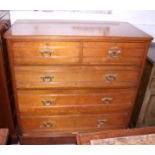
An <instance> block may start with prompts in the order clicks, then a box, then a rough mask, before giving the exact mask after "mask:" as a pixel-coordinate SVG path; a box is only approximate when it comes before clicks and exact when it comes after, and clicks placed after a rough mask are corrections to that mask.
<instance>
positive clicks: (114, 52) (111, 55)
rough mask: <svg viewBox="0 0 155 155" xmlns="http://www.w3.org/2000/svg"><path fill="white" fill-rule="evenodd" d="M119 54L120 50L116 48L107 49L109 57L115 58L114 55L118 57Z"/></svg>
mask: <svg viewBox="0 0 155 155" xmlns="http://www.w3.org/2000/svg"><path fill="white" fill-rule="evenodd" d="M120 54H121V50H117V49H110V50H109V51H108V55H109V57H111V58H115V57H119V56H120Z"/></svg>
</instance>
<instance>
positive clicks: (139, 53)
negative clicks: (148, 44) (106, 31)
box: [83, 42, 145, 65]
mask: <svg viewBox="0 0 155 155" xmlns="http://www.w3.org/2000/svg"><path fill="white" fill-rule="evenodd" d="M144 52H145V46H144V44H143V43H104V42H85V43H84V45H83V62H84V63H110V64H111V63H112V64H113V63H117V64H137V65H140V64H141V61H142V58H143V55H144Z"/></svg>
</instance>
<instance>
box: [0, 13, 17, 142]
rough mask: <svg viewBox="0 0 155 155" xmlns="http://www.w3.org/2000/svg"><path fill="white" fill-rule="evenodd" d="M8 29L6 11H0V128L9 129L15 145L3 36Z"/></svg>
mask: <svg viewBox="0 0 155 155" xmlns="http://www.w3.org/2000/svg"><path fill="white" fill-rule="evenodd" d="M9 27H10V17H9V12H8V11H0V128H8V129H9V139H10V140H11V141H10V142H11V143H16V140H17V135H16V127H15V121H14V119H15V108H14V102H13V93H12V87H11V78H10V73H9V63H8V55H7V49H6V41H5V40H4V38H3V34H4V33H5V32H6V31H7V30H8V28H9Z"/></svg>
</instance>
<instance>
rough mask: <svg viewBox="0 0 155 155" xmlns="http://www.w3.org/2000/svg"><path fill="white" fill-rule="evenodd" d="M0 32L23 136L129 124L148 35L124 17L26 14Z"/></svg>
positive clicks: (37, 138)
mask: <svg viewBox="0 0 155 155" xmlns="http://www.w3.org/2000/svg"><path fill="white" fill-rule="evenodd" d="M5 38H6V39H7V45H8V50H9V59H10V64H11V65H10V68H11V73H12V80H13V81H14V84H13V87H14V93H15V96H16V98H15V101H16V108H17V115H18V126H19V133H20V137H21V142H22V143H23V144H38V143H41V144H46V143H52V142H53V143H58V142H59V143H64V142H66V143H67V142H69V143H71V142H72V141H73V140H75V139H74V138H75V135H76V134H77V133H79V132H80V133H81V132H93V131H101V130H108V129H118V128H127V127H128V126H129V122H130V118H131V114H132V110H133V107H134V102H135V97H136V94H137V90H138V87H139V81H140V78H141V74H142V72H143V66H144V62H145V57H146V54H147V50H148V48H149V45H150V42H151V40H152V37H150V36H149V35H147V34H145V33H144V32H142V31H140V30H138V29H136V28H135V27H133V26H132V25H130V24H128V23H115V22H110V23H108V22H105V23H78V22H77V23H69V22H68V23H67V22H66V23H64V22H52V21H34V20H33V21H28V20H27V21H17V22H16V23H15V24H14V25H13V26H12V28H11V29H10V30H9V31H8V32H7V33H6V34H5ZM57 139H58V140H57Z"/></svg>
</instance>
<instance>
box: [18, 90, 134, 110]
mask: <svg viewBox="0 0 155 155" xmlns="http://www.w3.org/2000/svg"><path fill="white" fill-rule="evenodd" d="M17 95H18V105H19V106H20V107H21V108H26V107H64V106H76V105H81V106H83V105H102V106H104V105H123V104H124V106H126V105H130V104H131V105H132V103H133V100H134V98H135V95H136V90H135V89H105V90H103V89H92V90H89V89H83V90H82V89H80V90H78V89H77V90H75V89H71V90H68V89H63V90H62V89H61V90H57V89H55V90H19V91H18V92H17ZM123 102H124V103H123Z"/></svg>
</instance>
